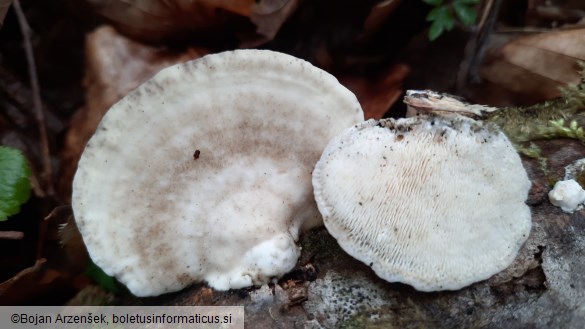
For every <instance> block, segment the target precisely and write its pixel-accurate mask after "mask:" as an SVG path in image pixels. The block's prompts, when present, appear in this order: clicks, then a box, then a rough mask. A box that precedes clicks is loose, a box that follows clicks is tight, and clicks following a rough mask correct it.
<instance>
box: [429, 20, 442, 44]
mask: <svg viewBox="0 0 585 329" xmlns="http://www.w3.org/2000/svg"><path fill="white" fill-rule="evenodd" d="M443 31H444V26H443V24H441V23H439V22H438V21H434V22H433V24H431V27H430V28H429V40H431V41H435V40H436V39H437V38H438V37H440V36H441V34H443Z"/></svg>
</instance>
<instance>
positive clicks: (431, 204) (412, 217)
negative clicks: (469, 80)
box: [313, 116, 531, 291]
mask: <svg viewBox="0 0 585 329" xmlns="http://www.w3.org/2000/svg"><path fill="white" fill-rule="evenodd" d="M530 185H531V183H530V181H529V179H528V177H527V175H526V171H525V170H524V167H523V166H522V163H521V161H520V157H519V156H518V154H517V153H516V151H515V149H514V147H513V145H512V144H511V143H510V142H509V140H508V139H507V138H506V137H505V136H504V134H502V133H501V132H499V131H498V130H497V129H496V127H494V126H491V125H489V124H487V125H486V124H482V123H480V122H476V121H474V120H472V119H468V118H463V117H457V118H450V119H448V118H440V117H428V116H419V117H413V118H408V119H398V120H393V119H387V120H381V121H374V120H370V121H366V122H364V123H361V124H358V125H355V126H354V127H353V128H351V129H349V130H348V131H346V132H345V133H343V134H341V135H340V136H338V137H336V138H334V139H333V140H332V141H331V142H330V143H329V144H328V146H327V147H326V148H325V151H324V152H323V155H322V157H321V159H320V160H319V162H318V163H317V165H316V167H315V170H314V172H313V187H314V191H315V198H316V200H317V205H318V207H319V210H320V211H321V214H322V215H323V219H324V222H325V226H326V227H327V230H328V231H329V232H330V233H331V235H333V236H334V237H335V238H336V239H337V241H338V242H339V244H340V246H341V247H342V248H343V249H344V250H345V251H346V252H347V253H348V254H350V255H352V256H353V257H355V258H357V259H359V260H360V261H362V262H364V263H366V264H367V265H369V266H370V267H372V269H373V270H374V271H375V272H376V274H377V275H378V276H380V277H381V278H383V279H385V280H387V281H390V282H402V283H407V284H409V285H412V286H413V287H415V288H416V289H418V290H421V291H435V290H456V289H460V288H462V287H464V286H467V285H469V284H472V283H474V282H477V281H480V280H484V279H487V278H489V277H490V276H492V275H493V274H495V273H497V272H499V271H501V270H503V269H505V268H506V267H507V266H509V265H510V264H511V262H512V261H513V260H514V258H515V257H516V254H517V253H518V251H519V249H520V247H521V246H522V244H523V243H524V242H525V241H526V239H527V238H528V235H529V233H530V228H531V214H530V209H529V207H528V206H527V205H526V204H525V200H526V198H527V196H528V190H529V189H530Z"/></svg>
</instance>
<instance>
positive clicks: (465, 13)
mask: <svg viewBox="0 0 585 329" xmlns="http://www.w3.org/2000/svg"><path fill="white" fill-rule="evenodd" d="M453 9H454V10H455V14H457V17H459V20H460V21H461V22H462V23H463V24H465V25H466V26H469V25H472V24H473V23H475V20H476V19H477V13H476V12H475V9H474V8H472V7H469V6H467V5H464V4H461V3H454V4H453Z"/></svg>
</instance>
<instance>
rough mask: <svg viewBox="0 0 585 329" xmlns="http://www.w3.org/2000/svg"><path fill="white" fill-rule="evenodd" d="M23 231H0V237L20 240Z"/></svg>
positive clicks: (22, 236)
mask: <svg viewBox="0 0 585 329" xmlns="http://www.w3.org/2000/svg"><path fill="white" fill-rule="evenodd" d="M22 238H24V233H22V232H19V231H0V239H6V240H22Z"/></svg>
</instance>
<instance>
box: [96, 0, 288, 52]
mask: <svg viewBox="0 0 585 329" xmlns="http://www.w3.org/2000/svg"><path fill="white" fill-rule="evenodd" d="M86 2H87V3H88V4H89V5H90V6H91V8H92V9H93V10H94V11H95V12H96V13H98V14H99V15H101V16H103V17H105V18H107V19H108V20H109V21H110V22H111V23H112V24H114V25H115V26H116V28H118V29H119V30H120V31H122V32H123V33H125V34H127V35H129V36H131V37H133V38H136V39H139V40H144V41H152V42H159V41H164V40H180V39H185V38H193V36H197V37H200V38H204V39H205V38H206V36H209V37H210V38H215V39H217V38H218V37H219V35H223V34H226V33H227V34H237V35H238V37H240V38H243V39H244V41H245V42H246V43H248V44H250V43H254V42H252V41H251V38H250V37H249V34H250V33H253V31H248V33H246V31H245V29H246V26H244V25H242V24H241V22H242V20H241V18H242V17H246V18H248V19H250V20H251V21H252V23H254V24H255V25H256V27H257V29H256V31H255V32H256V33H257V36H256V39H257V40H261V41H263V42H266V41H269V40H271V39H272V38H273V37H274V35H276V32H277V31H278V30H279V29H280V27H281V26H282V24H283V23H284V22H285V21H286V19H287V18H288V17H289V16H290V14H291V13H292V12H293V11H294V9H295V8H296V4H297V3H298V0H264V1H255V0H240V1H229V0H196V1H193V0H168V1H158V0H86ZM258 42H259V41H258Z"/></svg>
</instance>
